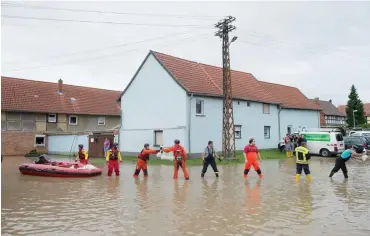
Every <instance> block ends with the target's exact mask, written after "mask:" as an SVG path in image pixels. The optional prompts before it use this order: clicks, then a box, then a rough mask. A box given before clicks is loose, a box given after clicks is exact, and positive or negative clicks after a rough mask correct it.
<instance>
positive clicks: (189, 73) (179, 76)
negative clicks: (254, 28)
mask: <svg viewBox="0 0 370 236" xmlns="http://www.w3.org/2000/svg"><path fill="white" fill-rule="evenodd" d="M152 53H153V55H154V56H155V58H156V59H157V60H158V61H159V62H160V63H161V64H162V65H163V67H164V68H165V69H167V71H168V72H169V73H170V74H171V75H172V77H173V78H174V79H175V80H177V82H178V83H179V84H180V85H181V86H182V87H183V88H184V89H185V90H186V91H188V92H190V93H195V94H201V95H208V96H222V68H220V67H216V66H211V65H206V64H201V63H197V62H193V61H188V60H185V59H181V58H177V57H173V56H169V55H166V54H163V53H159V52H152ZM231 77H232V89H233V97H234V98H239V99H245V100H251V101H260V102H266V103H272V104H278V103H279V102H278V101H277V100H276V99H275V98H274V97H273V96H272V95H271V94H270V93H268V92H267V91H266V90H265V89H264V88H263V87H262V86H261V84H260V83H259V82H258V80H257V79H256V78H255V77H254V76H253V75H252V74H249V73H245V72H240V71H234V70H233V71H231Z"/></svg>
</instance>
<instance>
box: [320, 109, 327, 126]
mask: <svg viewBox="0 0 370 236" xmlns="http://www.w3.org/2000/svg"><path fill="white" fill-rule="evenodd" d="M320 126H321V127H325V126H326V124H325V115H324V112H322V111H320Z"/></svg>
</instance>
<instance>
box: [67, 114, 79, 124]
mask: <svg viewBox="0 0 370 236" xmlns="http://www.w3.org/2000/svg"><path fill="white" fill-rule="evenodd" d="M69 124H70V125H78V117H77V116H69Z"/></svg>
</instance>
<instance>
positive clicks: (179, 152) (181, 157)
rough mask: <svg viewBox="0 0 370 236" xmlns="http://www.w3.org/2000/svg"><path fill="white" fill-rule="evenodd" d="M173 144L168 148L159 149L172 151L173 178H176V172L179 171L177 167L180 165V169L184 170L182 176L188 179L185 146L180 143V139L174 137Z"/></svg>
mask: <svg viewBox="0 0 370 236" xmlns="http://www.w3.org/2000/svg"><path fill="white" fill-rule="evenodd" d="M174 142H175V145H173V146H172V147H169V148H162V147H161V150H162V151H164V152H173V157H174V160H173V165H174V172H173V178H174V179H177V178H178V173H179V167H181V169H182V171H183V172H184V177H185V179H186V180H188V179H189V173H188V170H187V169H186V158H187V153H186V151H185V148H184V147H183V146H181V145H180V140H178V139H175V141H174Z"/></svg>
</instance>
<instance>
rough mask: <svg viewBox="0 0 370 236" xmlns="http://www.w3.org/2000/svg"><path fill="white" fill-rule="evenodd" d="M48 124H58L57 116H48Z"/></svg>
mask: <svg viewBox="0 0 370 236" xmlns="http://www.w3.org/2000/svg"><path fill="white" fill-rule="evenodd" d="M48 122H49V123H56V122H57V114H48Z"/></svg>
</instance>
